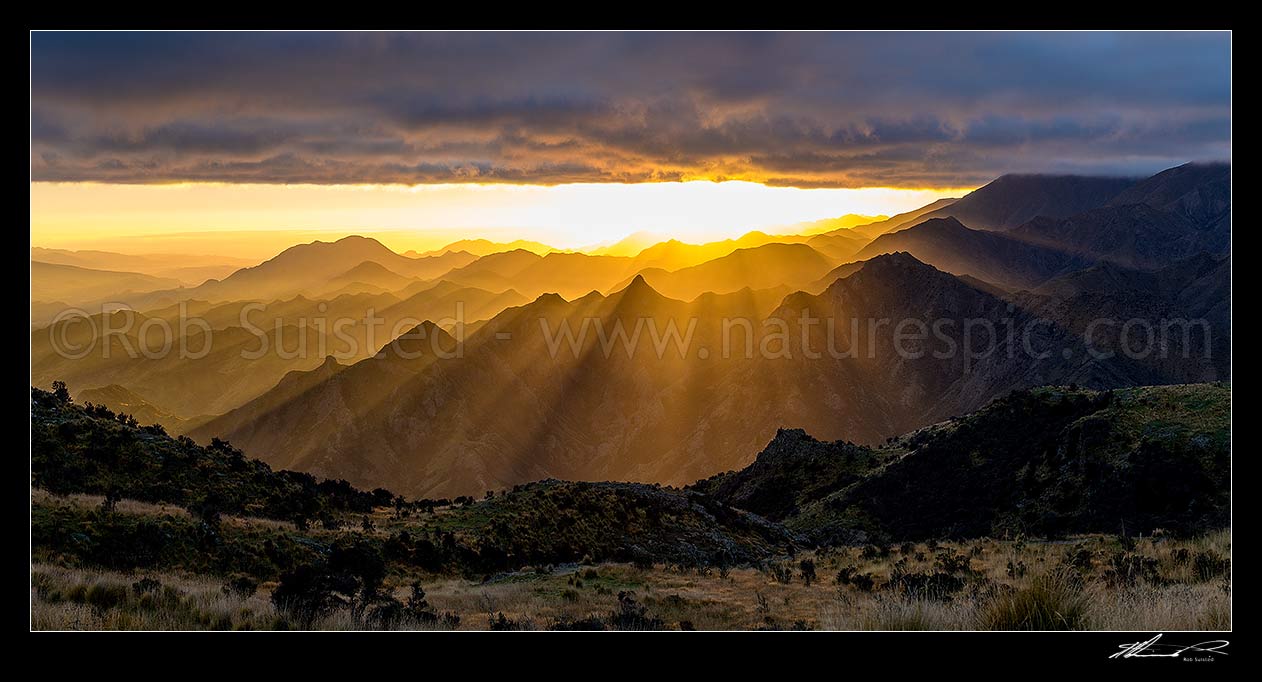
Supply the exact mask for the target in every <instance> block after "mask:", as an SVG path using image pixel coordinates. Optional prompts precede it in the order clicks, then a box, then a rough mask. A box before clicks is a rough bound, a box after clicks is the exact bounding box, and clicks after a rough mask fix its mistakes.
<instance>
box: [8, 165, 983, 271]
mask: <svg viewBox="0 0 1262 682" xmlns="http://www.w3.org/2000/svg"><path fill="white" fill-rule="evenodd" d="M968 191H969V190H968V189H967V188H963V189H962V188H949V189H912V190H909V189H889V188H863V189H798V188H793V187H768V186H765V185H761V184H757V183H751V182H708V181H697V182H682V183H645V184H630V185H627V184H571V185H556V186H542V185H477V184H450V185H419V186H415V187H406V186H390V185H340V186H326V185H228V184H180V185H107V184H94V183H32V185H31V243H32V244H33V245H36V246H50V247H61V248H78V249H85V248H95V249H114V250H122V251H129V252H171V251H180V252H190V251H197V252H202V253H219V254H223V255H234V256H249V257H255V256H260V257H265V256H267V255H270V254H272V253H275V252H276V251H277V250H278V249H279V248H283V247H284V246H288V245H291V244H293V243H294V242H295V241H297V240H301V239H307V238H310V239H315V238H324V239H328V238H331V237H334V236H342V235H345V234H364V235H370V236H374V237H377V238H378V239H380V240H382V241H383V242H384V243H385V244H386V245H388V246H390V247H391V248H394V249H396V250H399V251H403V250H407V249H417V250H426V249H433V248H437V247H439V246H442V245H444V244H446V243H449V242H452V241H455V240H457V239H466V238H472V237H485V238H488V239H493V240H499V241H511V240H514V239H530V240H535V241H540V242H544V243H547V244H551V245H553V246H556V247H559V248H570V249H577V248H583V247H589V246H593V245H598V244H605V243H610V242H614V241H617V240H619V239H621V238H623V237H626V236H627V235H630V234H632V233H635V232H642V231H646V232H653V233H657V234H664V235H669V236H671V237H674V238H677V239H681V240H684V241H691V242H701V241H707V240H715V239H724V238H728V237H735V236H739V235H741V234H743V233H745V232H748V231H750V230H763V231H767V232H775V231H776V230H777V228H784V229H786V230H787V229H788V228H789V227H790V226H791V225H793V224H795V223H800V222H807V221H814V220H821V219H824V218H833V217H837V216H841V215H844V214H848V213H857V214H862V215H878V214H885V215H893V214H895V213H900V212H904V211H909V210H912V209H915V208H917V207H920V206H923V205H925V204H927V203H930V202H932V201H934V200H936V199H940V198H942V197H947V196H960V195H962V194H964V193H966V192H968Z"/></svg>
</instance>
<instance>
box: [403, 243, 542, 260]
mask: <svg viewBox="0 0 1262 682" xmlns="http://www.w3.org/2000/svg"><path fill="white" fill-rule="evenodd" d="M518 249H520V250H523V251H530V252H531V253H535V254H538V255H540V256H543V255H547V254H549V253H551V252H553V251H560V250H561V249H557V248H554V247H551V246H548V245H547V244H541V243H539V242H533V241H530V240H527V239H517V240H515V241H511V242H496V241H491V240H490V239H461V240H459V241H454V242H452V243H450V244H448V245H446V246H444V247H442V248H441V249H434V250H432V251H421V252H417V251H406V252H404V253H403V255H404V256H407V257H408V258H426V257H429V256H441V255H443V254H445V253H451V252H459V251H464V252H466V253H471V254H473V255H475V256H489V255H491V254H493V253H500V252H502V251H516V250H518Z"/></svg>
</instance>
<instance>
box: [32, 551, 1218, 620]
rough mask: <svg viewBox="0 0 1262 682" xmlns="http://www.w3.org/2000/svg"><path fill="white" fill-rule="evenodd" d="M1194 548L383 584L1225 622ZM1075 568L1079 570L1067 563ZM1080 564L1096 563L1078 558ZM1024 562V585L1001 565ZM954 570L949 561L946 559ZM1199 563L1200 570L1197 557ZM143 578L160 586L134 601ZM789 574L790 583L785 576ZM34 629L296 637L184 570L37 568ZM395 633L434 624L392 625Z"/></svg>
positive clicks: (263, 597) (813, 614)
mask: <svg viewBox="0 0 1262 682" xmlns="http://www.w3.org/2000/svg"><path fill="white" fill-rule="evenodd" d="M940 553H945V554H946V555H947V556H954V557H957V559H958V557H959V556H961V555H963V556H967V557H968V561H967V564H962V562H960V561H958V560H957V561H956V562H954V565H953V566H948V567H949V568H951V569H952V570H957V571H959V572H958V573H956V576H957V577H959V578H960V580H961V581H962V583H963V587H962V588H961V589H960V590H958V591H955V592H952V593H950V594H946V595H928V596H932V597H933V598H926V595H917V594H908V593H906V592H905V591H901V590H899V589H897V588H896V586H895V585H893V584H892V576H893V575H894V574H895V572H896V571H897V570H901V571H903V572H904V573H924V574H931V573H933V572H935V571H941V570H944V563H943V562H942V561H939V560H938V559H937V557H938V555H939V554H940ZM1198 553H1200V554H1203V555H1205V556H1217V557H1220V558H1221V559H1223V560H1229V559H1230V557H1231V539H1230V534H1229V533H1227V532H1216V533H1210V534H1207V535H1205V536H1203V537H1198V538H1189V539H1167V538H1160V537H1159V538H1156V539H1153V538H1144V539H1139V540H1130V541H1127V542H1122V541H1120V540H1119V539H1118V538H1116V537H1111V536H1087V537H1080V538H1074V539H1072V540H1071V541H1068V542H1059V543H1045V542H1034V541H1029V542H1026V541H1012V540H994V539H985V538H983V539H979V540H973V541H968V542H941V543H928V544H927V543H910V544H906V545H903V546H894V547H887V548H879V551H874V549H873V548H868V549H866V550H865V548H862V547H840V548H832V549H824V550H821V551H819V552H814V553H809V554H807V555H802V554H799V555H798V556H797V557H795V559H794V561H793V563H794V565H797V563H798V561H799V560H801V559H803V558H808V557H809V558H811V559H812V560H813V561H814V562H815V566H816V573H817V576H818V578H817V580H816V581H814V582H813V583H812V584H811V585H810V586H807V585H806V584H804V583H803V581H802V580H801V576H800V575H798V574H797V573H794V575H793V576H792V577H791V579H790V580H789V582H787V583H785V582H781V580H780V579H777V576H776V575H774V571H771V570H770V569H769V568H768V569H763V570H760V569H759V568H757V567H751V566H745V567H738V568H732V569H730V570H728V571H725V572H723V573H720V572H719V571H717V570H710V569H702V570H698V569H695V568H693V569H688V568H684V567H680V566H671V565H661V564H659V565H657V566H654V567H653V568H644V567H636V566H633V565H631V564H622V563H603V564H599V565H594V566H588V565H573V564H571V565H566V566H560V567H553V568H540V569H535V568H531V569H526V570H522V571H518V572H516V573H510V574H504V575H499V576H495V577H494V578H493V579H491V580H487V581H485V582H484V581H481V580H477V579H469V578H462V577H456V576H446V575H433V574H426V573H423V572H410V573H403V574H401V573H398V572H397V571H396V572H392V573H391V575H390V576H389V577H388V578H387V581H386V584H387V588H388V589H391V590H393V592H394V595H395V596H396V597H397V598H399V599H404V598H405V597H406V596H407V590H408V586H409V585H410V584H411V581H413V580H420V581H421V582H422V583H423V585H424V588H425V591H426V594H427V598H428V601H429V603H430V604H431V605H432V607H433V609H434V610H436V611H438V612H444V613H445V612H450V613H454V614H456V615H459V616H460V623H459V626H458V627H459V629H462V630H463V629H487V628H488V627H489V626H490V620H491V618H493V617H496V618H497V617H498V615H499V614H503V615H504V617H505V619H506V621H508V622H511V623H512V624H514V625H515V626H519V627H523V628H526V629H546V628H549V627H553V626H556V625H557V624H576V623H578V624H583V623H591V622H600V623H603V624H604V625H605V627H608V621H609V617H610V615H611V614H613V613H615V612H616V611H617V610H618V609H619V601H618V594H619V593H620V592H624V591H625V592H632V593H634V599H635V601H636V603H637V604H638V605H639V606H642V607H644V609H645V613H646V614H647V616H648V617H649V618H652V619H657V620H660V621H661V622H662V624H663V627H666V628H669V629H687V628H692V629H697V630H730V629H760V628H768V629H794V628H798V629H802V628H805V629H817V630H973V629H1003V630H1025V629H1056V630H1059V629H1086V630H1161V631H1177V630H1197V629H1229V628H1230V627H1231V601H1230V572H1229V571H1228V572H1226V573H1224V574H1221V575H1215V576H1213V577H1211V578H1209V579H1205V577H1204V576H1202V575H1201V574H1200V573H1198V572H1197V571H1196V570H1195V569H1194V567H1195V559H1194V557H1195V556H1197V555H1198ZM1116 555H1122V556H1127V555H1133V556H1140V557H1147V558H1149V559H1152V560H1155V561H1156V566H1157V569H1156V573H1155V574H1153V575H1149V576H1147V577H1139V578H1137V579H1135V580H1134V581H1133V582H1118V581H1111V580H1109V579H1108V571H1109V570H1110V566H1111V559H1112V558H1113V557H1114V556H1116ZM1074 556H1078V557H1080V560H1079V564H1081V566H1077V565H1075V564H1073V563H1072V562H1069V557H1074ZM1081 557H1086V558H1088V559H1089V560H1086V561H1083V560H1081ZM1010 562H1011V563H1012V564H1014V565H1015V564H1017V563H1020V564H1023V565H1025V566H1026V567H1027V570H1026V572H1025V573H1023V574H1015V573H1010V572H1009V570H1008V564H1009V563H1010ZM948 563H950V562H948ZM1202 563H1204V561H1203V562H1202ZM846 567H853V568H854V570H855V571H857V572H859V573H865V574H871V576H872V578H873V584H872V585H871V587H864V586H860V585H855V584H838V583H837V582H836V581H835V576H836V575H837V574H838V573H839V572H840V571H841V570H842V569H843V568H846ZM146 577H151V578H153V579H156V580H157V581H158V583H160V587H157V588H153V589H150V590H148V591H144V592H138V591H137V589H136V588H135V587H134V586H133V585H134V584H135V583H138V582H139V581H141V580H142V579H144V578H146ZM780 578H781V579H782V578H783V576H780ZM31 582H32V590H31V603H32V620H31V626H32V627H33V628H35V629H41V630H46V629H134V630H155V629H156V630H169V629H272V628H286V627H293V624H292V623H290V622H288V621H287V620H286V619H285V618H284V616H283V615H282V614H279V613H278V612H277V611H276V609H275V608H274V607H273V605H272V603H271V600H270V593H271V590H272V589H273V588H274V587H275V583H264V584H262V585H260V587H259V589H258V591H257V592H256V593H254V594H252V595H248V596H243V595H241V594H238V593H233V592H232V591H231V590H225V589H224V585H225V583H226V582H227V579H226V578H215V577H205V576H200V575H188V574H179V573H152V572H136V573H128V572H113V571H106V570H99V569H89V568H83V567H73V568H72V567H63V566H59V565H54V564H51V563H40V564H36V565H35V566H34V567H33V568H32V574H31ZM313 627H315V628H319V629H357V628H359V627H362V626H361V625H358V624H357V623H356V622H355V621H354V619H353V618H352V617H351V615H350V613H349V612H348V610H346V609H342V610H339V611H336V612H334V613H333V614H331V615H329V616H328V617H326V618H324V619H322V620H320V621H317V622H316V623H315V624H314V625H313ZM396 627H398V628H401V629H425V628H434V627H437V626H435V625H433V624H420V623H409V622H406V621H404V622H400V623H398V624H397V625H396Z"/></svg>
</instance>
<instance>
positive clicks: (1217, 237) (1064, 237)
mask: <svg viewBox="0 0 1262 682" xmlns="http://www.w3.org/2000/svg"><path fill="white" fill-rule="evenodd" d="M1227 227H1228V226H1227V225H1226V224H1214V225H1211V226H1209V227H1207V228H1205V229H1202V228H1199V227H1197V226H1196V225H1194V224H1193V223H1191V222H1190V221H1189V220H1188V219H1187V218H1184V217H1182V216H1180V215H1179V214H1177V213H1171V212H1167V211H1160V210H1157V209H1154V208H1151V207H1150V206H1148V205H1147V204H1132V205H1126V206H1109V207H1105V208H1100V209H1095V210H1093V211H1087V212H1086V213H1082V214H1079V215H1076V216H1073V217H1070V218H1062V219H1052V218H1036V219H1035V220H1032V221H1030V222H1028V223H1026V224H1024V225H1022V226H1021V227H1018V228H1016V229H1014V230H1012V231H1011V232H1009V233H1008V234H1010V235H1011V236H1013V237H1016V238H1017V239H1021V240H1024V241H1027V242H1030V243H1033V244H1039V245H1042V246H1046V247H1048V248H1053V249H1061V250H1064V251H1068V252H1070V253H1074V254H1076V255H1079V256H1082V257H1084V258H1089V259H1092V260H1097V261H1098V260H1108V261H1112V262H1114V263H1118V264H1120V265H1125V266H1127V267H1132V268H1159V267H1163V266H1166V265H1169V264H1171V263H1173V262H1175V261H1178V260H1183V259H1185V258H1189V257H1191V256H1195V255H1196V254H1198V253H1201V252H1209V253H1215V254H1219V253H1226V251H1227V249H1228V247H1229V246H1230V244H1231V233H1230V230H1229V229H1227Z"/></svg>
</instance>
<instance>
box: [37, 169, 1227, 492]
mask: <svg viewBox="0 0 1262 682" xmlns="http://www.w3.org/2000/svg"><path fill="white" fill-rule="evenodd" d="M855 222H858V221H857V219H853V218H851V217H845V219H844V220H843V219H838V222H837V223H835V224H837V225H840V224H842V223H845V224H848V225H850V226H848V227H836V228H835V229H830V230H827V231H823V232H818V229H822V228H823V227H832V225H831V224H829V225H824V224H821V225H817V226H816V227H815V228H812V229H809V230H808V229H805V228H803V232H802V233H801V234H796V235H770V234H765V233H761V232H751V233H748V234H746V235H744V236H742V237H740V238H738V239H731V240H724V241H720V242H711V243H708V244H685V243H683V242H679V241H672V240H668V241H663V242H658V243H655V244H652V245H649V246H647V247H644V248H640V246H641V244H640V243H639V242H636V243H634V244H632V243H630V242H628V243H624V244H622V245H620V246H618V247H617V248H614V247H613V246H610V247H608V248H606V249H605V252H602V253H582V252H562V251H556V250H552V249H551V248H550V247H544V246H543V245H538V244H515V245H498V244H495V243H492V242H486V241H485V240H481V241H478V240H474V241H466V242H459V243H456V244H453V245H452V246H451V247H450V248H445V249H440V250H436V251H434V252H429V253H426V254H415V253H411V254H404V255H400V254H397V253H395V252H393V251H391V250H390V249H387V248H386V247H385V246H383V245H382V244H380V243H379V242H377V241H375V240H372V239H367V238H362V237H347V238H345V239H341V240H338V241H336V242H313V243H311V244H302V245H297V246H294V247H291V248H289V249H287V250H285V251H283V252H282V253H280V254H278V255H277V256H275V257H274V258H272V259H269V260H268V261H265V262H263V263H260V264H258V265H255V266H251V267H246V268H241V269H238V270H236V271H234V272H232V273H231V274H228V275H227V276H223V277H221V278H215V279H209V280H207V281H204V282H202V283H200V284H197V285H195V286H186V285H185V284H186V282H185V281H184V280H179V279H175V278H171V279H170V280H165V279H161V278H158V277H156V276H155V275H149V274H144V273H142V272H123V271H110V270H93V269H85V268H83V267H82V266H79V265H70V264H54V263H43V262H40V263H35V262H33V263H32V326H33V331H32V337H31V343H32V383H33V384H34V385H43V386H47V385H49V384H50V383H51V382H52V381H53V380H63V381H65V382H67V384H68V385H69V386H70V387H71V388H72V389H73V390H74V391H75V392H76V395H84V396H85V399H87V398H86V397H87V396H91V399H92V400H93V402H97V401H100V402H103V403H104V404H107V405H109V404H110V403H117V404H120V405H128V406H130V408H129V409H131V410H133V411H136V412H140V413H142V414H144V415H146V417H150V416H151V417H152V418H153V419H154V421H158V422H160V423H162V424H163V425H164V426H166V427H167V428H168V430H170V431H172V432H174V433H187V434H188V435H190V436H191V437H193V438H194V439H196V440H199V441H208V440H209V439H210V438H212V437H221V438H227V439H229V440H231V441H232V442H233V443H234V444H235V445H237V446H238V447H241V448H243V449H244V450H245V451H247V452H249V453H250V454H251V455H252V456H256V457H259V458H261V459H263V460H264V461H266V462H268V463H269V464H272V465H274V466H279V467H285V468H293V469H298V470H304V471H310V472H314V473H316V474H318V475H322V476H328V477H333V478H342V479H346V480H348V481H350V482H352V483H354V484H356V485H361V486H368V487H374V486H386V487H389V488H391V489H394V490H398V491H400V492H403V493H405V494H408V495H461V494H477V493H480V492H482V491H484V490H488V489H498V488H503V487H508V486H512V485H516V484H519V483H525V482H528V481H533V480H538V479H542V478H565V479H572V480H626V481H641V482H649V483H652V482H657V483H669V484H685V483H689V482H692V481H695V480H698V479H703V478H705V477H708V476H711V475H713V474H715V473H716V472H719V471H725V470H729V469H735V468H739V467H742V466H745V465H747V464H750V463H751V461H752V460H751V458H752V457H753V453H755V452H757V451H758V449H759V448H760V447H761V445H762V444H765V443H767V442H768V441H770V440H771V439H772V438H774V437H775V434H776V433H778V432H779V430H780V429H785V428H800V429H805V430H806V431H807V432H809V433H811V434H812V435H813V436H815V437H818V438H822V439H827V440H836V439H845V440H847V441H851V442H853V443H859V444H865V445H878V444H880V443H882V442H884V440H885V439H887V438H891V437H894V436H898V435H899V434H903V433H907V432H911V431H914V430H915V429H917V428H920V427H923V426H925V425H927V424H933V423H938V422H941V421H942V420H945V419H949V418H951V417H953V416H956V415H961V414H965V413H968V412H971V411H973V410H977V409H979V408H981V407H983V406H984V405H986V404H987V403H989V402H990V401H991V400H993V399H994V398H996V397H999V396H1003V395H1007V394H1008V393H1010V392H1012V391H1014V390H1023V389H1028V388H1032V387H1035V386H1041V385H1049V384H1058V385H1068V384H1076V385H1078V386H1082V387H1085V388H1091V389H1093V390H1105V391H1107V390H1109V389H1117V388H1122V387H1128V386H1139V385H1154V384H1174V383H1194V382H1212V381H1225V380H1229V379H1230V279H1231V261H1230V166H1229V165H1228V164H1188V165H1184V166H1180V167H1177V168H1173V169H1170V170H1167V171H1164V172H1162V173H1159V174H1157V175H1155V176H1153V177H1151V178H1147V179H1125V178H1091V177H1077V176H1047V175H1043V176H1038V175H1034V176H1004V177H1001V178H999V179H997V180H995V181H994V182H992V183H990V184H988V185H986V186H984V187H982V188H980V189H978V190H976V191H974V192H972V193H970V194H968V195H966V196H964V197H962V198H960V199H944V200H941V201H938V202H934V203H933V204H930V205H928V206H925V207H923V208H921V209H919V210H917V211H912V212H908V213H904V214H901V215H896V216H893V217H890V218H882V219H880V220H876V221H873V222H869V223H866V224H853V223H855ZM817 228H818V229H817ZM633 241H634V240H633ZM512 246H516V247H521V248H510V247H512ZM463 247H468V248H463ZM67 253H68V254H70V255H66V254H61V255H60V256H58V257H59V258H62V259H63V260H73V259H74V258H85V259H86V258H87V256H75V255H74V254H82V253H83V252H67ZM32 254H33V258H34V257H35V252H34V251H33V252H32ZM83 262H94V263H101V264H104V263H106V262H112V261H107V260H100V261H87V260H84V261H83ZM120 262H121V261H120ZM66 268H70V270H66ZM81 270H82V271H83V272H80V271H81ZM37 275H38V276H37ZM106 301H110V302H120V303H125V304H129V305H130V306H131V307H132V308H133V309H134V310H130V311H117V312H116V311H114V310H112V309H109V308H102V306H101V303H102V302H106ZM58 302H60V303H58ZM60 304H66V305H69V304H83V305H85V306H87V308H86V309H87V310H88V311H89V312H92V313H94V314H93V316H92V317H91V318H90V319H91V325H88V324H83V323H79V324H76V323H75V321H73V320H62V321H60V322H58V323H57V324H56V325H53V326H44V325H41V324H38V323H37V318H41V319H51V318H52V316H54V315H56V313H57V311H58V310H59V308H58V305H60ZM93 306H95V308H94V307H93ZM64 307H65V305H63V306H62V308H64ZM181 311H183V312H184V313H186V314H194V315H197V316H199V317H200V318H201V319H203V320H205V321H206V324H207V326H208V327H209V329H210V331H209V332H207V331H205V330H203V329H200V328H194V329H188V330H179V332H178V333H177V338H175V339H173V342H174V345H175V346H176V347H179V348H200V347H202V346H203V345H204V344H205V339H206V338H208V337H210V336H213V339H214V347H213V350H212V351H211V352H209V353H208V354H206V355H205V356H201V357H194V358H190V357H181V356H180V355H178V354H168V355H166V356H163V357H157V358H150V357H146V356H144V355H143V354H141V355H139V356H137V355H136V354H135V353H129V352H128V346H129V345H130V346H135V345H137V344H139V343H140V342H141V341H142V340H146V341H149V340H152V339H150V338H149V337H151V336H153V335H154V334H155V332H154V330H152V329H147V330H144V331H143V333H142V330H140V324H141V323H143V322H145V321H147V320H154V321H166V322H168V323H175V322H176V321H178V320H179V318H180V315H181ZM369 311H371V312H372V313H373V314H374V315H375V316H376V318H379V319H380V323H379V324H375V325H374V324H370V323H369V321H368V320H367V319H366V315H365V313H367V312H369ZM1101 318H1109V319H1112V320H1114V321H1115V324H1112V325H1106V326H1103V327H1102V326H1100V325H1098V324H1093V322H1096V321H1097V320H1099V319H1101ZM337 319H345V320H347V323H346V324H345V325H344V326H342V327H339V328H338V329H337V330H334V329H332V327H331V326H330V324H329V322H330V321H333V320H337ZM1132 319H1140V320H1149V321H1153V322H1157V321H1161V320H1183V321H1185V322H1186V321H1192V322H1195V323H1196V324H1197V325H1201V326H1195V327H1193V328H1192V329H1191V331H1187V330H1185V329H1184V328H1178V329H1176V330H1175V332H1177V333H1176V334H1175V335H1173V336H1169V337H1163V338H1162V340H1161V346H1162V348H1164V349H1165V352H1164V353H1161V354H1158V355H1157V356H1153V355H1152V354H1148V355H1138V354H1135V353H1130V352H1127V347H1126V346H1125V345H1124V344H1125V343H1126V342H1127V339H1126V338H1123V337H1124V335H1123V334H1122V326H1121V325H1122V324H1124V323H1125V322H1127V321H1129V320H1132ZM107 326H110V327H112V328H115V329H118V328H126V329H127V331H124V332H122V333H119V334H115V335H114V336H112V337H110V338H104V337H103V336H102V332H101V330H102V329H104V328H106V327H107ZM930 329H931V330H932V332H929V333H924V334H921V333H918V332H917V330H930ZM984 329H990V330H999V331H1002V330H1006V329H1016V330H1019V331H1020V330H1025V329H1028V330H1031V333H1030V334H1029V335H1028V336H1027V337H1025V338H1022V337H1006V336H1005V335H1004V334H1003V333H998V334H997V335H996V336H994V337H993V338H988V340H987V341H986V343H988V344H989V346H988V347H989V349H990V352H989V353H986V354H977V353H974V352H973V351H974V350H975V347H974V344H976V343H977V342H978V340H979V339H978V338H977V337H976V335H975V334H976V333H980V332H978V331H977V330H984ZM567 330H568V331H567ZM909 330H910V332H909ZM142 337H144V338H143V339H142ZM57 339H69V340H72V341H75V342H76V343H87V344H92V343H95V344H97V350H96V351H95V352H92V353H90V354H89V355H88V356H86V357H83V358H69V357H65V356H64V355H63V354H60V353H58V352H57V347H56V346H57ZM1132 341H1133V339H1132ZM260 344H266V345H267V347H268V348H271V349H284V350H285V351H286V352H283V353H280V352H269V353H266V354H265V355H264V356H263V357H261V358H257V359H251V360H245V359H243V357H242V353H243V351H245V350H248V349H252V348H255V347H258V346H259V345H260ZM1027 346H1028V347H1029V349H1033V351H1037V352H1031V350H1029V349H1027ZM104 348H109V349H110V352H109V354H108V356H106V355H105V354H104V353H103V352H102V349H104ZM1093 350H1103V351H1105V353H1104V354H1103V356H1101V355H1100V354H1098V353H1093V352H1092V351H1093ZM1036 356H1037V357H1036ZM140 396H143V398H141V397H140Z"/></svg>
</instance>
